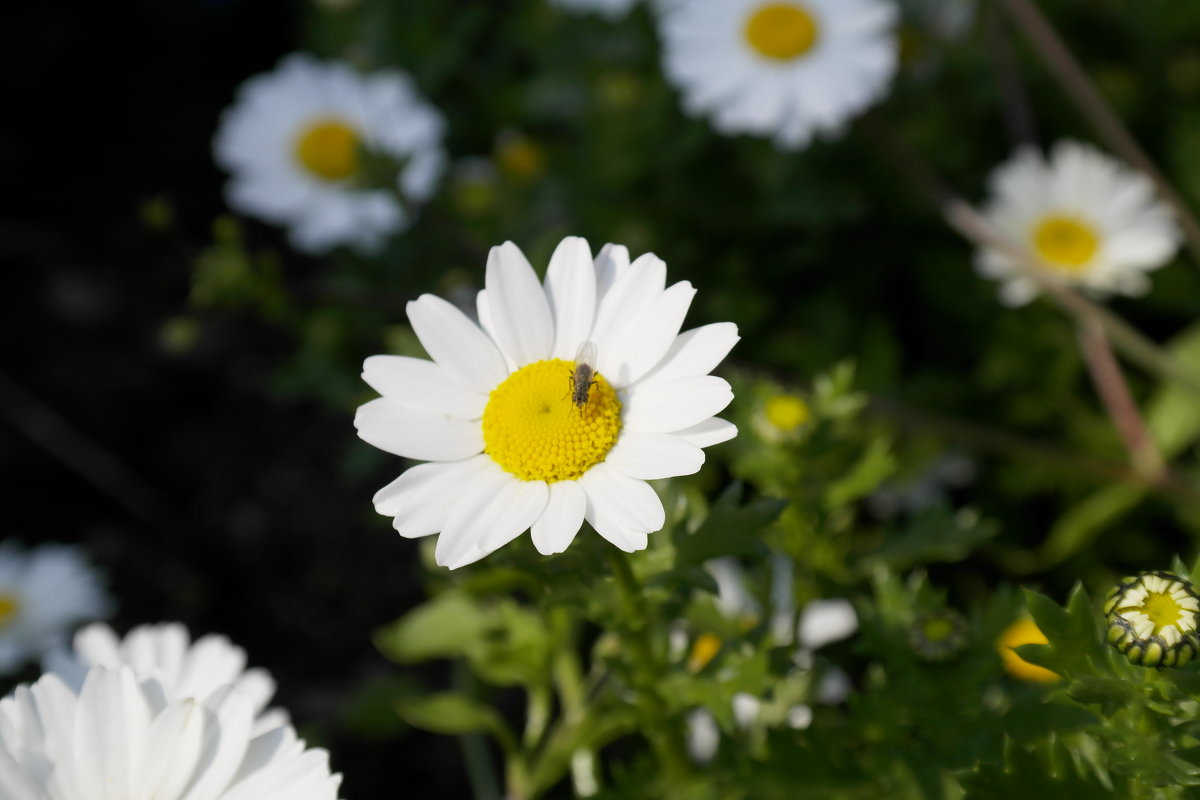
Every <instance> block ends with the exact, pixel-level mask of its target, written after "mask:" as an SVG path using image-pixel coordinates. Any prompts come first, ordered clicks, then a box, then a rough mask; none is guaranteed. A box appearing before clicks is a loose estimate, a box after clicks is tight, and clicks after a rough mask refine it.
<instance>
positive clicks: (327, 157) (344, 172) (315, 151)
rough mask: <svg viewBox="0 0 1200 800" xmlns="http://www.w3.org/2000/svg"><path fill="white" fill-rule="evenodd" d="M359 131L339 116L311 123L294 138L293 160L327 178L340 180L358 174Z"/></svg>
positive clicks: (320, 176) (318, 175) (313, 172)
mask: <svg viewBox="0 0 1200 800" xmlns="http://www.w3.org/2000/svg"><path fill="white" fill-rule="evenodd" d="M360 144H361V141H360V140H359V137H358V132H357V131H356V130H354V128H352V127H351V126H350V125H349V124H348V123H346V122H343V121H342V120H340V119H333V118H325V119H318V120H316V121H314V122H312V123H311V124H310V125H309V126H308V127H307V128H305V129H304V130H303V131H301V132H300V135H299V136H297V137H296V160H297V161H299V162H300V165H301V166H303V167H304V168H305V169H306V170H308V171H309V172H311V173H312V174H313V175H316V176H317V177H318V178H323V179H324V180H327V181H343V180H345V179H347V178H351V177H353V176H354V175H356V174H358V168H359V163H358V150H359V145H360Z"/></svg>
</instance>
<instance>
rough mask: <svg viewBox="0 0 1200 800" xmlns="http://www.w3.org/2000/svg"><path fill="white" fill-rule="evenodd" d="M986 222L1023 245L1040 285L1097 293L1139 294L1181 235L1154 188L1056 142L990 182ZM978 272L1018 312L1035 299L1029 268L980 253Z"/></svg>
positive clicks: (1083, 149)
mask: <svg viewBox="0 0 1200 800" xmlns="http://www.w3.org/2000/svg"><path fill="white" fill-rule="evenodd" d="M983 213H984V216H985V217H986V218H987V219H988V221H989V222H991V224H992V226H993V227H994V228H995V229H996V230H997V232H999V233H1001V234H1003V235H1004V236H1006V237H1007V238H1008V239H1009V240H1010V241H1012V242H1013V243H1015V244H1017V245H1020V246H1023V247H1025V249H1026V250H1027V251H1028V253H1029V255H1030V258H1031V260H1032V262H1033V264H1032V265H1033V267H1034V268H1036V269H1038V270H1039V271H1040V272H1041V274H1042V276H1043V278H1046V279H1049V280H1052V281H1055V282H1058V283H1061V284H1064V285H1072V286H1078V287H1080V288H1083V289H1086V290H1088V291H1091V292H1093V293H1095V294H1100V295H1104V294H1113V293H1116V294H1129V295H1136V294H1141V293H1144V292H1145V291H1146V290H1147V289H1148V288H1149V286H1150V282H1149V280H1148V279H1147V277H1146V273H1147V272H1149V271H1150V270H1153V269H1157V268H1159V267H1161V266H1163V265H1164V264H1166V263H1167V262H1168V261H1169V260H1170V259H1171V258H1172V257H1173V256H1174V254H1175V251H1176V250H1177V249H1178V247H1179V243H1180V239H1181V235H1180V232H1179V229H1178V226H1177V225H1176V223H1175V220H1174V217H1173V216H1172V212H1171V210H1170V208H1169V207H1168V206H1166V205H1165V204H1164V203H1163V202H1162V201H1161V200H1159V199H1157V197H1156V196H1155V192H1154V185H1153V184H1152V183H1151V182H1150V180H1149V179H1148V178H1147V177H1146V176H1144V175H1142V174H1141V173H1139V172H1136V171H1135V170H1133V169H1131V168H1129V167H1127V166H1125V165H1124V164H1122V163H1121V162H1119V161H1117V160H1116V159H1113V158H1111V157H1109V156H1107V155H1105V154H1103V153H1101V152H1100V151H1098V150H1096V149H1095V148H1093V147H1090V146H1088V145H1084V144H1080V143H1077V142H1069V141H1065V142H1059V143H1058V144H1057V145H1055V147H1054V149H1053V150H1052V151H1051V152H1050V155H1049V158H1045V157H1043V156H1042V154H1041V153H1040V152H1038V151H1037V150H1035V149H1033V148H1030V147H1027V148H1024V149H1022V150H1020V151H1018V152H1017V154H1016V155H1015V156H1014V157H1013V158H1012V160H1010V161H1009V162H1007V163H1005V164H1003V165H1002V166H1000V167H998V168H997V169H996V170H995V171H994V172H993V173H992V175H991V177H990V179H989V198H988V200H987V202H986V204H985V205H984V208H983ZM976 265H977V267H978V269H979V271H980V273H981V274H983V275H984V276H986V277H989V278H994V279H996V280H999V281H1001V282H1002V287H1001V289H1000V299H1001V300H1002V301H1003V302H1005V303H1006V304H1009V305H1022V304H1024V303H1027V302H1029V301H1030V300H1031V299H1033V298H1034V297H1035V296H1037V293H1038V287H1037V282H1036V281H1035V280H1034V279H1032V278H1030V277H1029V276H1028V274H1027V269H1028V267H1027V266H1025V265H1021V264H1017V263H1014V261H1013V260H1012V258H1011V257H1010V256H1009V254H1007V253H1004V252H1000V251H998V250H994V249H991V248H985V249H983V250H981V251H979V253H978V255H977V257H976Z"/></svg>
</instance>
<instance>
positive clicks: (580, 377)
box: [571, 342, 596, 414]
mask: <svg viewBox="0 0 1200 800" xmlns="http://www.w3.org/2000/svg"><path fill="white" fill-rule="evenodd" d="M595 375H596V345H594V344H592V343H591V342H584V343H583V344H581V345H579V352H577V353H576V354H575V371H574V372H572V373H571V402H572V403H574V404H575V405H576V406H577V407H578V408H579V413H580V414H582V413H583V407H584V406H586V405H587V401H588V395H589V394H590V393H591V391H592V387H593V386H595V385H596V379H595Z"/></svg>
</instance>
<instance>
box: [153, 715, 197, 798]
mask: <svg viewBox="0 0 1200 800" xmlns="http://www.w3.org/2000/svg"><path fill="white" fill-rule="evenodd" d="M204 715H205V712H204V709H203V708H202V707H201V706H200V705H199V704H198V703H197V702H196V701H195V700H193V699H192V698H187V699H184V700H181V701H180V702H178V703H176V704H174V705H171V706H169V707H167V708H166V709H165V710H164V711H163V712H162V713H160V714H159V715H158V717H157V718H155V720H154V723H153V724H152V725H151V727H150V735H149V737H148V738H149V742H150V745H149V748H148V749H147V751H146V764H145V767H144V768H143V770H142V774H141V775H140V776H139V785H140V788H139V790H138V792H137V794H136V796H137V797H154V798H163V799H164V800H176V798H178V797H179V796H180V795H181V794H182V793H183V790H184V789H185V788H187V785H188V783H189V782H190V781H191V780H192V778H193V773H194V772H195V770H196V765H197V763H198V762H199V760H200V751H201V747H202V745H203V741H204V739H203V737H204V729H205V724H204V721H205V720H204Z"/></svg>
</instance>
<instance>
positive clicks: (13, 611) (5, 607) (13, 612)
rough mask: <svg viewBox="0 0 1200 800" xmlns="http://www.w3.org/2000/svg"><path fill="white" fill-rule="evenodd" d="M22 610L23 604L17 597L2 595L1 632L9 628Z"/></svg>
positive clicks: (0, 606) (0, 608)
mask: <svg viewBox="0 0 1200 800" xmlns="http://www.w3.org/2000/svg"><path fill="white" fill-rule="evenodd" d="M20 610H21V604H20V603H19V602H18V601H17V598H16V597H14V596H12V595H11V594H3V593H0V630H3V629H4V628H5V627H7V626H8V624H9V623H10V622H12V621H13V618H14V617H15V616H17V612H18V611H20Z"/></svg>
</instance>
